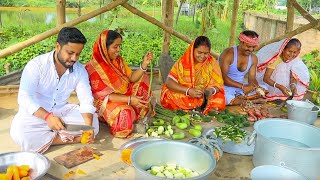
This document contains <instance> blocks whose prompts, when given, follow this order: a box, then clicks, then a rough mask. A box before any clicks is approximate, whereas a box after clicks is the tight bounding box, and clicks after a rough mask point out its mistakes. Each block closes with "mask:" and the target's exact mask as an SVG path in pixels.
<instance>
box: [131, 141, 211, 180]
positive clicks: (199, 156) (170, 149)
mask: <svg viewBox="0 0 320 180" xmlns="http://www.w3.org/2000/svg"><path fill="white" fill-rule="evenodd" d="M131 161H132V164H133V166H134V167H135V171H136V179H148V180H161V179H165V178H162V177H157V176H154V175H152V174H149V172H147V171H146V170H148V169H150V167H151V166H153V165H165V164H168V163H174V164H177V165H179V166H183V167H185V168H189V169H191V170H193V171H196V172H198V173H199V174H200V176H197V177H193V178H186V179H201V180H205V179H210V175H211V173H213V170H214V169H215V167H216V160H215V158H213V156H212V155H211V154H210V153H208V152H207V151H205V150H204V149H202V148H200V147H198V146H195V145H193V144H189V143H185V142H179V141H171V140H164V141H154V142H147V143H144V144H142V145H140V146H138V147H137V148H136V149H134V150H133V152H132V154H131ZM168 179H170V178H168Z"/></svg>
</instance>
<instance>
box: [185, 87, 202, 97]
mask: <svg viewBox="0 0 320 180" xmlns="http://www.w3.org/2000/svg"><path fill="white" fill-rule="evenodd" d="M188 95H189V96H190V97H193V98H201V97H202V96H203V91H202V90H200V89H196V88H190V89H189V91H188Z"/></svg>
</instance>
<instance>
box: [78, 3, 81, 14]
mask: <svg viewBox="0 0 320 180" xmlns="http://www.w3.org/2000/svg"><path fill="white" fill-rule="evenodd" d="M78 6H79V7H78V17H80V16H81V0H78Z"/></svg>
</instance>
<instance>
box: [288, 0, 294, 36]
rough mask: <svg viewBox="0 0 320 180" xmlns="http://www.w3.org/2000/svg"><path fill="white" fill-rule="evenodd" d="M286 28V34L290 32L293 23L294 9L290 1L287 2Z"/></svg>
mask: <svg viewBox="0 0 320 180" xmlns="http://www.w3.org/2000/svg"><path fill="white" fill-rule="evenodd" d="M287 9H288V12H287V27H286V32H290V31H292V30H293V23H294V7H293V5H292V2H291V0H287Z"/></svg>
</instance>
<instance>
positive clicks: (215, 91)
mask: <svg viewBox="0 0 320 180" xmlns="http://www.w3.org/2000/svg"><path fill="white" fill-rule="evenodd" d="M212 89H213V90H214V93H212V96H213V95H216V94H217V90H216V88H215V87H212Z"/></svg>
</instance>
